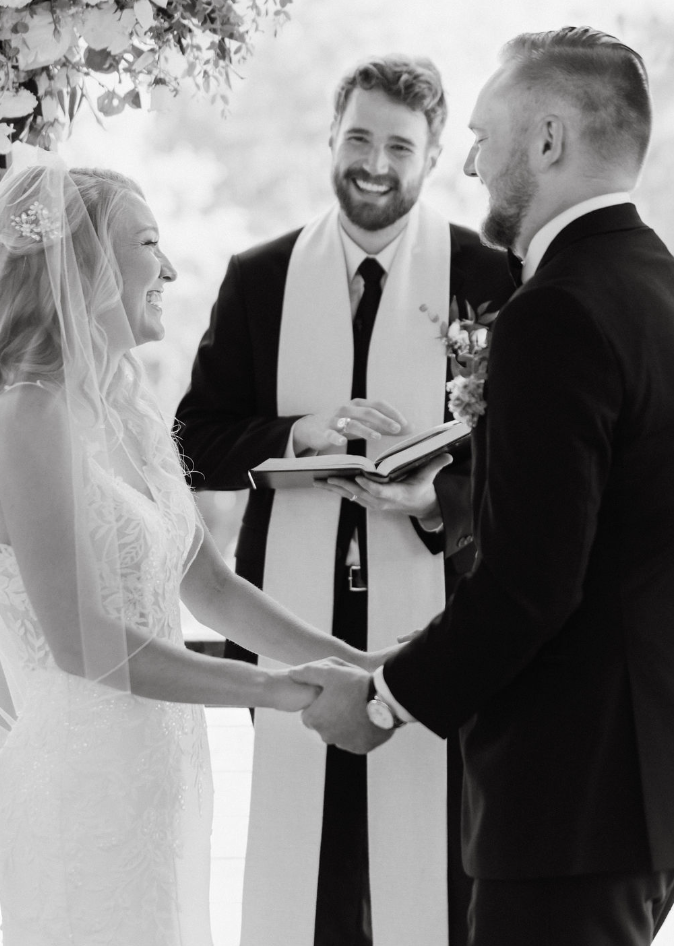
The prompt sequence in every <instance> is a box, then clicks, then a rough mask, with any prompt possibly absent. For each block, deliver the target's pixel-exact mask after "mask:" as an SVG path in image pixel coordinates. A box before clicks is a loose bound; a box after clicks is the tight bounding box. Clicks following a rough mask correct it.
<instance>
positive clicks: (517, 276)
mask: <svg viewBox="0 0 674 946" xmlns="http://www.w3.org/2000/svg"><path fill="white" fill-rule="evenodd" d="M508 269H509V270H510V276H511V278H512V281H513V282H514V283H515V285H516V286H521V285H522V260H521V259H520V258H519V256H515V254H514V253H513V251H512V250H510V249H509V250H508Z"/></svg>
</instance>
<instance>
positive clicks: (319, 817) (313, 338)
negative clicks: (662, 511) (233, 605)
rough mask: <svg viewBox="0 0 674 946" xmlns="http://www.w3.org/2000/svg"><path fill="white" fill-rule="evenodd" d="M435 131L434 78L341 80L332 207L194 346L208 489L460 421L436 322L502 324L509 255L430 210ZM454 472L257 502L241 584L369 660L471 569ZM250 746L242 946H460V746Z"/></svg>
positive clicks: (463, 499) (276, 247)
mask: <svg viewBox="0 0 674 946" xmlns="http://www.w3.org/2000/svg"><path fill="white" fill-rule="evenodd" d="M446 117H447V107H446V101H445V95H444V92H443V88H442V82H441V77H440V75H439V73H438V70H437V69H436V67H435V66H434V65H433V64H432V63H431V62H430V61H428V60H425V59H411V58H406V57H402V56H386V57H382V58H372V59H370V60H369V61H367V62H364V63H361V64H360V65H358V66H357V67H356V68H355V69H353V70H352V71H351V72H349V73H348V74H347V75H346V76H345V77H344V78H343V80H342V82H341V83H340V85H339V87H338V88H337V91H336V96H335V113H334V117H333V121H332V127H331V132H330V148H331V153H332V182H333V187H334V190H335V194H336V196H337V203H336V204H335V205H334V206H333V207H331V208H329V209H328V210H327V211H326V212H325V213H324V214H322V215H321V216H320V217H318V218H317V219H316V220H314V221H312V222H311V223H309V224H308V225H307V226H305V227H303V228H302V229H300V230H295V231H293V232H291V233H288V234H285V235H284V236H281V237H280V238H278V239H276V240H274V241H272V242H270V243H267V244H265V245H263V246H257V247H255V248H253V249H251V250H248V251H247V252H245V253H242V254H240V255H237V256H234V257H233V258H232V259H231V261H230V264H229V268H228V270H227V273H226V276H225V279H224V282H223V284H222V287H221V289H220V293H219V296H218V299H217V301H216V303H215V305H214V307H213V310H212V317H211V322H210V326H209V328H208V330H207V331H206V333H205V335H204V337H203V339H202V341H201V344H200V346H199V350H198V353H197V356H196V360H195V363H194V368H193V372H192V379H191V385H190V388H189V390H188V392H187V394H186V395H185V397H184V398H183V400H182V402H181V404H180V406H179V409H178V415H177V416H178V420H179V422H180V424H181V428H182V430H181V438H182V442H183V448H184V452H185V455H186V457H187V458H188V460H189V462H190V463H191V464H192V465H193V467H194V470H195V472H194V474H193V477H192V482H193V485H194V486H195V488H196V489H208V490H238V489H245V488H246V487H247V486H248V479H247V472H248V470H249V469H250V468H251V467H253V466H256V465H257V464H259V463H260V462H262V461H263V460H265V459H268V458H270V457H283V456H299V455H302V454H310V453H315V452H318V453H323V452H330V451H332V452H340V451H344V450H348V451H350V452H358V453H367V455H368V456H376V455H377V454H378V453H380V452H381V451H382V450H383V449H385V448H386V447H387V446H389V445H390V444H391V443H394V442H395V440H396V439H402V438H403V437H405V436H407V435H409V434H412V433H417V432H419V431H421V430H424V429H425V428H428V427H431V426H433V425H436V424H440V423H442V422H443V421H445V420H447V419H450V415H449V414H448V409H447V406H446V405H447V396H446V391H445V385H446V382H447V380H448V378H449V377H451V374H450V372H449V365H448V360H447V352H446V348H445V345H444V343H443V340H442V338H441V332H440V329H439V324H440V323H441V322H442V320H446V319H447V317H448V313H449V307H450V303H451V302H452V300H453V299H456V303H457V304H458V306H459V310H460V312H461V314H462V317H465V316H466V314H467V312H468V309H467V305H468V304H469V305H470V306H472V308H473V309H476V308H477V307H478V306H480V305H482V304H483V303H488V304H489V308H490V310H494V311H495V310H497V309H498V308H499V307H500V306H501V305H502V304H503V303H504V302H505V301H506V299H507V298H508V296H509V295H510V293H511V292H512V290H513V284H512V282H511V281H510V277H509V274H508V269H507V265H506V261H505V256H504V254H502V253H500V252H499V251H495V250H491V249H488V248H486V247H484V246H482V245H481V244H480V241H479V238H478V236H477V234H475V233H474V232H473V231H471V230H468V229H466V228H464V227H461V226H457V225H455V224H450V223H448V221H447V220H446V219H445V218H444V217H443V216H442V215H441V214H439V213H438V212H437V211H436V210H434V209H433V208H432V207H430V206H428V205H426V204H424V203H420V202H419V196H420V194H421V191H422V188H423V185H424V182H425V180H426V178H427V177H428V175H429V174H430V173H431V171H432V170H433V168H434V167H435V165H436V162H437V160H438V158H439V156H440V152H441V145H440V135H441V133H442V130H443V127H444V125H445V121H446ZM445 462H446V461H445V460H444V459H443V458H440V459H437V458H436V459H434V460H432V461H430V462H429V464H428V465H427V466H425V467H423V468H422V469H421V471H419V472H415V474H414V475H412V476H410V477H409V478H408V479H407V480H405V481H403V482H402V483H399V484H391V485H388V486H383V487H379V488H378V489H376V490H374V491H371V490H365V489H363V488H362V487H360V486H358V484H354V483H351V484H350V485H346V484H344V483H341V482H340V481H338V482H337V483H335V484H333V486H332V488H331V489H313V490H277V491H276V492H274V491H273V490H256V491H253V492H252V493H251V495H250V498H249V501H248V505H247V508H246V511H245V514H244V518H243V524H242V527H241V532H240V535H239V539H238V545H237V550H236V566H237V572H238V573H239V574H240V575H242V576H244V577H245V578H247V579H248V580H250V581H252V582H253V583H254V584H256V585H258V586H260V587H263V588H264V590H265V591H267V592H268V593H269V594H271V595H272V596H273V597H275V598H277V599H278V600H279V601H281V602H283V603H284V604H285V605H287V606H288V607H289V608H291V609H292V610H293V611H295V612H296V613H297V614H299V615H300V616H302V617H303V618H305V619H306V620H308V621H310V622H311V623H313V624H315V625H316V626H318V627H321V628H332V632H333V634H335V635H337V636H339V637H341V638H343V639H345V640H347V641H349V642H350V643H352V644H355V645H356V646H358V647H361V648H363V649H369V650H373V649H379V648H382V647H386V646H389V645H391V644H395V642H396V637H397V635H398V634H402V633H403V632H407V631H409V629H410V628H412V627H422V626H423V625H424V624H425V623H426V622H428V620H430V619H431V618H432V617H433V615H434V614H436V613H437V612H438V611H440V610H442V608H443V606H444V600H445V593H446V591H448V592H450V593H451V591H452V590H453V587H454V584H455V583H456V581H457V580H458V578H459V577H460V576H461V575H462V574H463V573H465V572H466V571H468V570H470V568H471V567H472V564H473V560H474V550H473V544H472V536H471V514H470V502H469V500H470V470H469V464H467V463H465V464H457V465H456V466H453V465H450V466H445V465H444V464H445ZM236 650H237V651H238V653H236V654H235V645H230V646H229V648H228V650H227V652H226V656H235V655H236V656H241V657H243V658H244V659H253V660H254V659H256V658H255V657H254V655H252V654H249V653H248V652H242V651H241V649H240V648H236ZM255 729H256V734H255V756H254V765H253V789H252V801H251V815H250V828H249V838H248V849H247V857H246V873H245V889H244V905H243V930H242V941H241V942H242V946H259V944H260V943H264V944H265V946H287V944H288V943H293V946H342V944H344V943H349V944H350V946H409V944H410V943H412V942H419V943H424V946H447V943H448V942H451V946H462V944H464V943H465V942H466V935H467V933H466V909H467V904H468V900H469V897H470V881H469V880H468V878H467V877H466V876H465V874H464V873H463V870H462V867H461V862H460V853H459V816H458V810H459V804H460V792H461V760H460V755H459V751H458V744H457V746H456V751H455V752H454V756H455V758H454V759H453V761H452V762H450V765H449V766H447V762H446V753H445V746H444V745H443V744H442V743H441V741H440V740H438V739H437V738H436V737H434V736H432V735H431V734H430V733H429V732H428V731H427V730H425V729H422V727H417V726H409V727H407V729H406V731H405V732H404V733H403V734H401V738H399V739H395V740H392V741H391V742H390V743H389V744H387V746H386V747H385V748H384V749H383V750H382V751H381V752H380V753H377V754H376V755H375V756H374V757H372V759H368V760H367V761H366V760H365V758H364V757H358V756H353V755H350V754H348V753H344V752H342V751H341V750H339V749H337V748H336V747H333V746H331V747H329V748H328V749H327V750H326V748H325V746H323V745H322V744H321V743H319V741H318V740H316V738H315V736H313V735H312V734H311V733H309V732H307V731H306V730H305V729H304V727H303V726H302V724H301V722H300V720H299V719H286V718H285V717H284V716H283V715H282V714H276V715H275V716H274V715H273V714H272V713H268V712H265V711H264V710H263V711H258V712H257V713H256V717H255ZM451 756H452V753H450V758H451ZM410 863H413V864H420V863H423V864H424V866H425V869H424V870H422V871H419V870H415V871H414V872H410V871H409V870H408V865H409V864H410ZM445 878H447V883H445Z"/></svg>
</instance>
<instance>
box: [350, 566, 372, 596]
mask: <svg viewBox="0 0 674 946" xmlns="http://www.w3.org/2000/svg"><path fill="white" fill-rule="evenodd" d="M346 577H347V581H348V583H349V591H367V585H366V584H365V581H364V579H363V572H362V570H361V567H360V565H347V566H346Z"/></svg>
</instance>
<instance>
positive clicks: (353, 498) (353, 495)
mask: <svg viewBox="0 0 674 946" xmlns="http://www.w3.org/2000/svg"><path fill="white" fill-rule="evenodd" d="M355 501H356V494H355V493H351V495H350V496H349V502H351V503H355Z"/></svg>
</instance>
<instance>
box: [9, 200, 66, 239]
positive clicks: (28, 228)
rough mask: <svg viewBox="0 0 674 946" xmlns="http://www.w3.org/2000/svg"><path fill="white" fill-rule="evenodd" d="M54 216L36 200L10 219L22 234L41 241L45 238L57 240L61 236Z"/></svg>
mask: <svg viewBox="0 0 674 946" xmlns="http://www.w3.org/2000/svg"><path fill="white" fill-rule="evenodd" d="M55 216H56V215H55V214H52V213H51V212H50V211H49V210H47V208H46V207H45V206H44V204H41V203H40V202H39V201H37V200H36V201H35V202H34V203H32V204H31V205H30V207H29V208H28V210H26V211H24V212H23V213H22V214H20V215H19V216H11V217H10V221H11V224H12V226H13V227H14V228H15V229H16V230H18V231H19V233H20V234H21V235H22V236H25V237H28V238H29V239H31V240H35V242H36V243H43V242H44V240H45V238H50V239H55V240H57V239H58V238H59V237H60V236H61V231H60V229H59V225H58V222H57V221H56V220H55V219H53V218H54V217H55Z"/></svg>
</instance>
